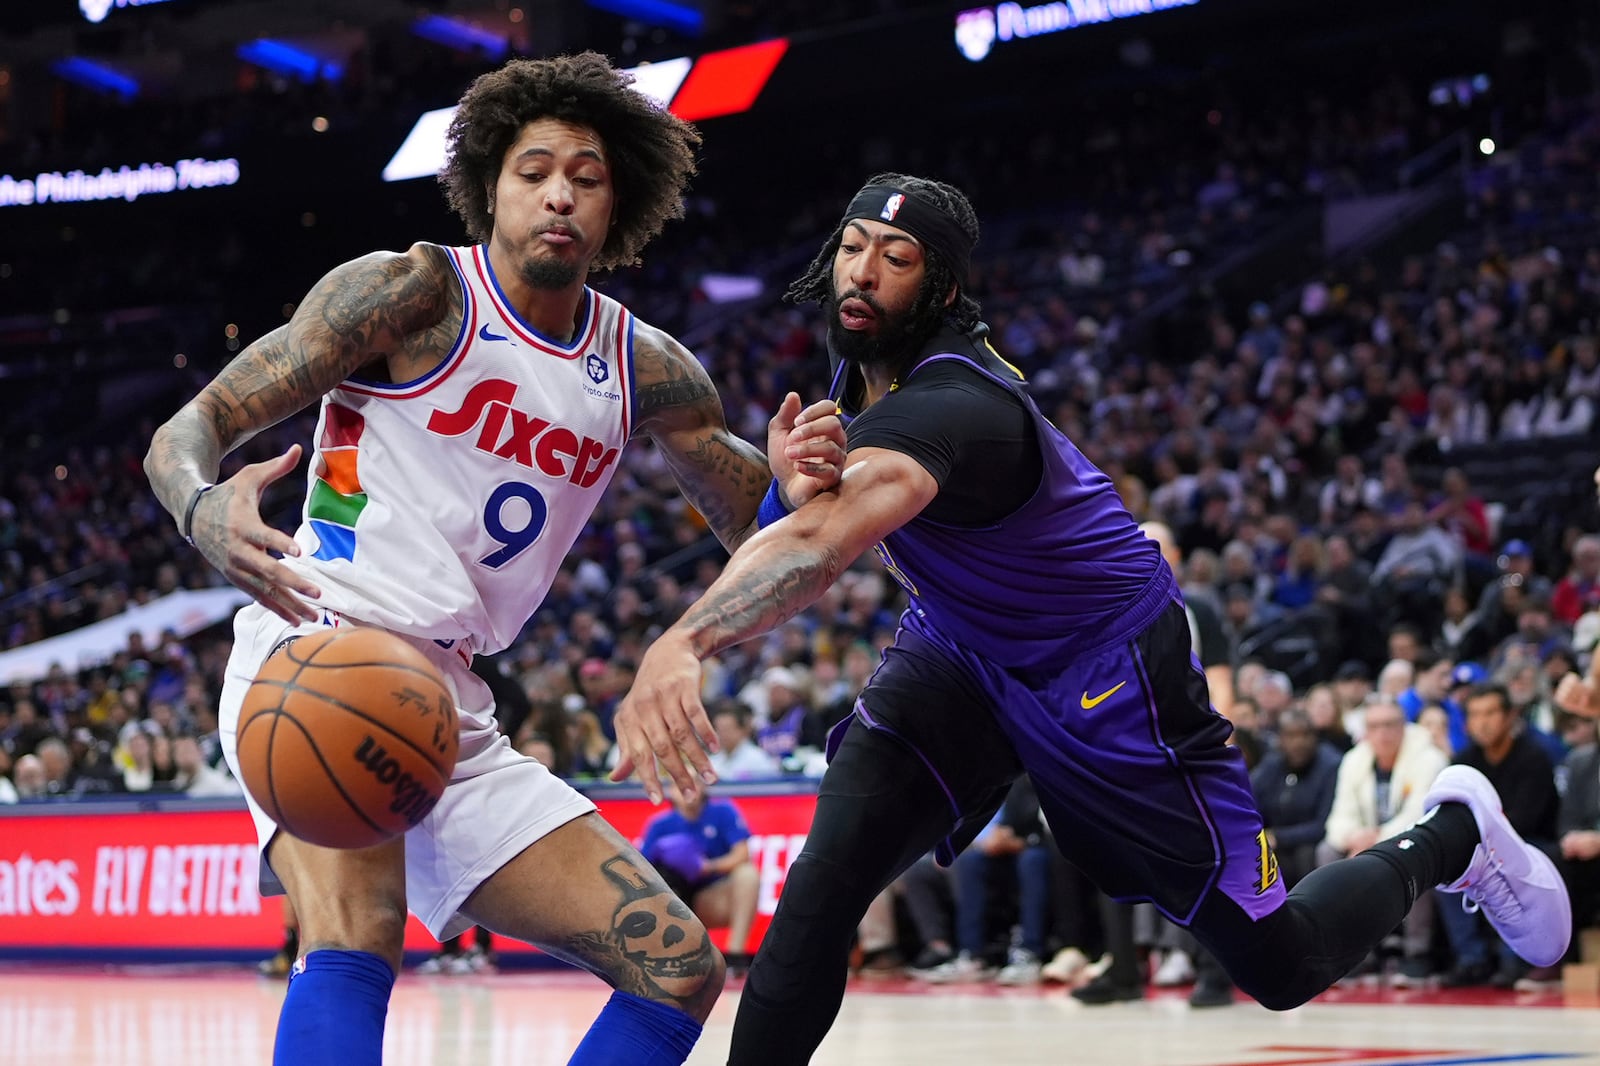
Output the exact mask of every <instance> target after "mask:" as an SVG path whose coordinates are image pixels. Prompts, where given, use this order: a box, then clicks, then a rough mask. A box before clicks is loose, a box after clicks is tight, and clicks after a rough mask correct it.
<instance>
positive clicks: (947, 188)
mask: <svg viewBox="0 0 1600 1066" xmlns="http://www.w3.org/2000/svg"><path fill="white" fill-rule="evenodd" d="M867 184H868V185H892V186H894V187H895V188H897V189H904V190H905V191H906V192H908V193H912V194H914V195H916V196H920V197H921V198H922V199H924V200H927V201H929V202H930V203H932V204H934V205H936V206H937V207H938V208H939V209H940V210H942V211H944V213H945V214H947V215H949V216H950V217H951V218H953V219H955V220H956V224H957V225H958V226H960V227H961V231H962V232H963V233H965V234H966V235H967V236H968V237H970V238H972V243H973V244H977V243H978V214H977V212H976V211H974V210H973V209H972V203H971V202H970V201H969V200H968V199H967V198H966V196H964V195H962V192H961V190H960V189H957V188H956V187H955V186H954V185H950V184H947V183H945V182H942V181H936V180H934V179H933V178H917V177H912V176H911V175H909V174H892V173H884V174H874V175H873V176H872V177H870V178H868V179H867ZM844 227H845V223H843V222H840V223H839V225H838V226H837V227H835V228H834V231H833V235H832V236H831V237H829V238H828V241H827V243H826V244H824V245H823V246H822V251H820V252H818V253H817V257H816V258H815V259H813V260H811V265H810V266H808V267H806V270H805V273H804V274H801V275H800V276H799V277H798V278H796V279H795V280H794V282H793V284H791V285H790V286H789V289H788V291H787V292H785V293H784V294H783V298H784V299H785V300H788V301H789V302H790V303H796V304H802V303H812V302H816V303H822V302H824V301H827V300H829V299H832V298H833V295H834V292H833V260H834V257H835V256H837V255H838V254H839V243H840V241H842V240H843V239H844ZM922 257H923V262H924V263H925V264H926V271H925V273H924V274H923V277H922V288H921V289H920V290H919V294H918V295H919V297H932V298H935V299H937V300H938V301H939V302H941V303H942V302H943V300H944V294H945V293H947V292H949V291H950V287H951V286H952V285H954V284H956V279H955V275H954V274H953V273H951V270H950V267H949V265H948V264H946V263H945V261H944V257H943V256H941V255H939V253H937V252H935V251H934V250H933V249H931V248H928V247H926V246H924V247H923V249H922ZM944 317H945V319H946V321H948V322H949V323H950V324H951V325H952V326H954V327H955V328H956V329H957V330H959V331H961V332H962V333H966V332H968V331H969V330H971V329H973V328H975V327H976V326H977V325H978V320H979V319H980V318H982V317H983V308H981V307H980V306H978V301H977V300H974V299H973V298H972V297H971V296H968V295H967V294H966V292H965V291H964V290H959V289H958V290H957V292H956V298H955V300H954V301H953V302H952V303H951V304H950V306H949V307H946V308H945V309H944Z"/></svg>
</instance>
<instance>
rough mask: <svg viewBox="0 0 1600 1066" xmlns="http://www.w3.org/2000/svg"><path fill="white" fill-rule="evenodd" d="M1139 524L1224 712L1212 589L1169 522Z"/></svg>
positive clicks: (1223, 652) (1226, 663)
mask: <svg viewBox="0 0 1600 1066" xmlns="http://www.w3.org/2000/svg"><path fill="white" fill-rule="evenodd" d="M1139 528H1140V529H1142V530H1143V531H1144V534H1145V536H1147V537H1149V538H1150V539H1151V540H1153V541H1155V542H1156V544H1158V545H1159V546H1160V547H1161V556H1162V558H1164V559H1166V561H1167V565H1168V566H1170V567H1171V568H1172V572H1173V573H1174V574H1176V575H1177V576H1178V579H1179V584H1180V586H1181V588H1182V590H1183V600H1184V610H1185V612H1186V613H1187V614H1188V616H1189V638H1190V643H1191V644H1192V645H1193V647H1194V654H1195V657H1196V658H1198V659H1199V660H1200V668H1201V669H1202V670H1204V671H1205V675H1206V688H1207V689H1208V690H1209V691H1210V693H1211V705H1212V706H1213V707H1215V708H1216V709H1217V711H1218V712H1219V713H1220V714H1222V715H1224V716H1226V715H1227V714H1228V713H1229V709H1230V707H1231V706H1232V703H1233V696H1234V675H1233V656H1234V643H1233V641H1232V640H1230V639H1229V636H1228V628H1227V625H1226V624H1225V622H1224V620H1223V616H1222V607H1221V604H1220V603H1218V601H1217V596H1216V589H1215V587H1213V586H1211V585H1209V584H1205V583H1201V582H1200V580H1199V579H1198V578H1197V577H1196V576H1195V574H1194V573H1193V571H1192V570H1191V569H1190V568H1189V567H1186V566H1185V565H1184V558H1183V550H1182V548H1180V547H1179V545H1178V539H1177V537H1176V536H1174V535H1173V532H1172V528H1171V527H1170V526H1168V525H1167V524H1166V523H1164V522H1145V523H1144V524H1143V525H1141V526H1140V527H1139ZM1190 562H1193V560H1192V559H1191V560H1190ZM863 680H865V679H863Z"/></svg>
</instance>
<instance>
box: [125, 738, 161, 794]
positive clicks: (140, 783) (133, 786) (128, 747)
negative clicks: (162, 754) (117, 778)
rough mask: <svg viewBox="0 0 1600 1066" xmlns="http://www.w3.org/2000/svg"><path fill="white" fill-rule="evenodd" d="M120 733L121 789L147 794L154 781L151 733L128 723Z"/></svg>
mask: <svg viewBox="0 0 1600 1066" xmlns="http://www.w3.org/2000/svg"><path fill="white" fill-rule="evenodd" d="M122 732H123V736H122V750H123V756H124V759H123V766H122V789H123V791H124V792H149V791H150V789H151V788H152V787H154V785H155V781H156V774H155V759H154V755H153V751H152V748H153V745H152V743H151V739H152V737H151V732H150V730H148V729H146V728H145V727H144V725H143V724H142V723H138V722H130V723H129V724H128V726H126V727H124V729H123V731H122Z"/></svg>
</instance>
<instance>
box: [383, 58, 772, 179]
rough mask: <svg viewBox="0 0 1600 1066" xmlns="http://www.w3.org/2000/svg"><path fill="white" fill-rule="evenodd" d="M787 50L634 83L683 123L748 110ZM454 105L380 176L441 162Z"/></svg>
mask: <svg viewBox="0 0 1600 1066" xmlns="http://www.w3.org/2000/svg"><path fill="white" fill-rule="evenodd" d="M788 50H789V41H788V39H787V38H783V37H780V38H777V39H776V40H771V41H760V42H757V43H756V44H747V45H742V46H740V47H738V48H728V49H724V50H723V51H720V52H708V53H707V54H705V55H703V56H701V57H700V58H699V59H691V58H689V57H687V56H685V57H683V58H679V59H668V60H666V61H664V62H661V63H650V64H647V65H645V66H641V67H633V68H632V69H630V70H629V71H628V73H629V74H632V75H633V77H634V82H633V85H634V88H635V89H637V90H639V91H640V92H641V93H643V94H644V95H646V96H648V97H650V99H652V100H654V101H656V102H657V103H659V104H660V105H661V106H663V107H666V108H668V109H670V110H671V111H672V113H673V114H674V115H677V116H678V117H679V118H681V119H683V120H684V121H686V122H699V121H700V120H702V119H708V118H718V117H720V116H722V115H736V114H738V113H740V112H741V111H748V110H750V108H751V106H752V105H754V104H755V102H756V98H757V97H758V96H760V95H761V90H762V89H763V88H765V87H766V84H767V81H768V80H769V79H770V78H771V77H772V72H773V70H775V69H776V68H777V66H778V62H779V61H780V60H782V59H783V56H784V53H785V52H787V51H788ZM455 110H456V109H455V108H453V107H442V108H439V109H438V110H436V111H425V112H423V114H422V115H421V116H420V117H419V118H418V119H417V121H416V123H415V124H414V125H412V127H411V132H410V133H408V134H406V139H405V141H404V142H402V143H401V145H400V148H399V150H398V151H396V152H395V154H394V157H393V158H391V159H390V160H389V162H388V164H387V165H386V166H385V167H384V168H383V180H384V181H407V180H409V179H411V178H427V177H432V176H433V175H435V174H437V173H439V171H440V170H441V169H442V168H443V167H444V150H445V140H444V137H445V131H446V130H448V129H449V128H450V119H451V118H452V117H453V116H454V115H455Z"/></svg>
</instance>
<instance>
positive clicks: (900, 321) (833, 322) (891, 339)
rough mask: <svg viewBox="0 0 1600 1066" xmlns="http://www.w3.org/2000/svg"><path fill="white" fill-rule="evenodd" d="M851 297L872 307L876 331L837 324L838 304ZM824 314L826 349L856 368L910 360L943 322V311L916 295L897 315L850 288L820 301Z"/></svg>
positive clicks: (935, 304) (925, 296) (931, 301)
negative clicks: (826, 318)
mask: <svg viewBox="0 0 1600 1066" xmlns="http://www.w3.org/2000/svg"><path fill="white" fill-rule="evenodd" d="M851 298H855V299H858V300H861V301H862V302H863V303H865V304H866V305H867V306H868V307H870V308H872V311H873V314H874V321H876V322H877V324H878V329H877V332H875V333H870V332H867V331H866V330H856V329H846V328H845V327H844V323H842V322H840V321H839V305H840V304H842V303H844V301H846V300H848V299H851ZM823 306H824V308H825V309H826V310H827V312H828V347H829V348H830V349H831V350H832V351H833V353H834V354H835V355H837V356H838V357H839V358H841V359H843V360H845V361H846V362H849V363H856V364H857V365H860V366H896V365H900V364H904V363H906V362H908V361H909V360H911V359H912V358H914V357H915V356H916V354H917V351H918V350H919V349H920V348H921V347H922V346H923V345H924V344H926V343H927V342H928V339H929V338H930V337H932V336H933V335H934V334H935V333H937V332H938V331H939V326H940V324H941V323H942V322H943V321H944V308H943V307H942V306H939V305H938V304H937V303H935V302H934V301H933V300H932V299H930V298H928V296H927V294H925V293H920V292H919V293H918V294H917V298H916V299H915V300H913V301H912V303H911V306H910V307H908V308H907V309H906V310H904V311H902V312H900V313H899V314H892V313H890V312H887V311H885V310H884V309H883V307H882V305H880V304H879V303H878V302H877V301H876V300H874V299H872V298H871V297H870V296H869V295H868V294H866V293H863V292H860V291H859V290H855V289H852V290H850V291H849V292H846V293H843V294H838V293H836V294H835V295H834V297H833V299H831V300H827V301H824V305H823Z"/></svg>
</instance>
